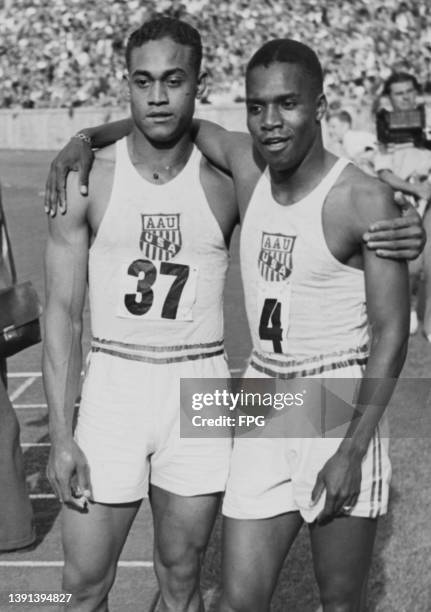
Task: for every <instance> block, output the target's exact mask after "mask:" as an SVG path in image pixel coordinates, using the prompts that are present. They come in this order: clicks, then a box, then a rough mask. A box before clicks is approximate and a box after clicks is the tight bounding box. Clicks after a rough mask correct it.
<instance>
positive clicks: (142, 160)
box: [128, 127, 193, 177]
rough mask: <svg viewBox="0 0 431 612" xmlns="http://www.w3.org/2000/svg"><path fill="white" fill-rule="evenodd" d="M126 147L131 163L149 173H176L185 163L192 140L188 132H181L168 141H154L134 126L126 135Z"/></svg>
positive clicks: (169, 174) (190, 149)
mask: <svg viewBox="0 0 431 612" xmlns="http://www.w3.org/2000/svg"><path fill="white" fill-rule="evenodd" d="M128 148H129V154H130V158H131V161H132V163H133V165H135V166H139V168H140V169H141V170H147V171H148V172H149V173H153V174H154V173H157V172H159V173H160V174H161V175H167V176H168V177H171V175H173V176H174V175H175V174H178V172H180V171H181V170H182V168H184V166H185V165H186V163H187V161H188V159H189V157H190V155H191V152H192V149H193V142H192V140H191V137H190V134H188V133H186V134H183V136H181V137H180V138H178V139H176V140H175V141H174V142H170V143H165V142H163V143H156V142H152V141H150V140H148V138H146V137H145V136H144V135H143V134H142V132H140V131H139V130H138V129H137V128H136V127H135V128H134V129H133V130H132V133H131V134H130V136H129V137H128Z"/></svg>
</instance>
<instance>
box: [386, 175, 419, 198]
mask: <svg viewBox="0 0 431 612" xmlns="http://www.w3.org/2000/svg"><path fill="white" fill-rule="evenodd" d="M378 176H379V179H380V180H381V181H383V182H384V183H387V184H388V185H389V186H390V187H392V189H394V190H395V191H402V192H403V193H407V194H408V195H412V196H415V197H421V196H420V195H419V193H418V187H419V185H420V183H409V182H408V181H404V180H403V179H402V178H400V177H399V176H397V175H396V174H394V173H393V172H392V171H391V170H380V171H379V172H378Z"/></svg>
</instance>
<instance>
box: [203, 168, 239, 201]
mask: <svg viewBox="0 0 431 612" xmlns="http://www.w3.org/2000/svg"><path fill="white" fill-rule="evenodd" d="M200 170H201V172H200V176H201V181H202V186H203V188H204V191H205V193H206V195H207V197H208V198H209V200H210V201H212V202H216V203H217V205H218V206H220V207H222V208H225V207H226V208H228V209H231V210H232V211H233V212H236V211H237V205H236V197H235V186H234V182H233V179H232V177H231V176H230V175H229V174H227V173H226V172H224V171H223V170H221V169H220V168H217V167H215V166H214V165H213V164H212V163H211V162H209V161H208V159H206V158H205V157H204V156H202V161H201V168H200Z"/></svg>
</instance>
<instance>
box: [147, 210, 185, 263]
mask: <svg viewBox="0 0 431 612" xmlns="http://www.w3.org/2000/svg"><path fill="white" fill-rule="evenodd" d="M141 219H142V232H141V238H140V240H139V247H140V249H141V251H142V252H143V253H144V255H145V256H146V257H148V259H152V260H159V261H169V260H170V259H172V257H175V255H177V254H178V253H179V252H180V250H181V229H180V215H179V214H172V215H170V214H162V215H141Z"/></svg>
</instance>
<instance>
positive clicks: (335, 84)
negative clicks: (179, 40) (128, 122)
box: [0, 0, 431, 108]
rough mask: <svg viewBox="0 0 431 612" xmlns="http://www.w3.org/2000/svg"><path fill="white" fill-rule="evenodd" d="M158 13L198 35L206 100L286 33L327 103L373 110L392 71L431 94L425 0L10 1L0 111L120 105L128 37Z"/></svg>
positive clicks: (2, 12)
mask: <svg viewBox="0 0 431 612" xmlns="http://www.w3.org/2000/svg"><path fill="white" fill-rule="evenodd" d="M1 7H3V8H1ZM156 8H157V11H158V12H161V13H166V14H171V15H174V16H178V17H182V18H184V19H188V20H190V21H191V22H192V23H193V25H195V26H196V27H198V28H199V30H200V31H201V33H202V35H203V40H204V42H205V59H206V66H207V68H208V72H209V74H210V76H211V91H210V93H209V100H210V101H213V102H218V101H220V100H221V99H222V100H224V101H227V100H238V101H239V100H240V99H241V97H242V95H243V86H244V64H245V62H246V61H247V59H248V58H249V57H250V55H251V53H252V52H253V51H254V50H255V49H256V48H257V47H258V46H259V45H260V44H262V43H263V42H264V41H266V40H268V39H270V38H274V37H283V36H288V37H292V38H296V39H298V40H301V41H303V42H305V43H307V44H309V45H311V46H312V47H314V48H315V49H316V51H317V52H318V54H319V57H320V58H321V60H322V63H323V65H324V67H325V85H326V91H327V93H328V97H329V99H330V100H332V99H339V98H349V99H358V100H360V101H361V103H367V102H368V103H370V102H371V101H372V100H373V99H374V98H375V95H376V92H377V91H378V90H379V88H380V84H381V83H382V81H383V80H384V79H386V78H387V76H388V75H389V73H390V72H391V70H392V69H398V70H399V69H404V70H407V71H409V72H414V73H415V74H416V76H417V77H418V79H419V81H420V82H421V83H422V85H423V86H424V89H425V91H428V92H430V91H431V3H430V2H429V1H428V0H415V1H412V0H411V1H408V2H399V1H398V0H384V1H383V0H380V1H379V0H326V1H323V0H221V1H218V2H214V0H184V2H180V0H157V1H156V0H93V1H92V2H88V1H87V0H10V1H9V2H3V3H1V2H0V78H1V82H2V89H1V90H0V108H46V107H50V108H59V107H60V108H61V107H62V108H69V107H76V106H84V105H85V106H88V105H96V106H117V105H121V104H122V102H123V101H124V87H122V84H121V76H122V75H123V66H124V64H123V50H124V43H125V40H126V38H127V35H128V33H129V32H130V30H131V29H133V28H135V27H136V25H137V24H139V23H141V22H142V21H143V20H144V19H145V18H147V17H149V16H151V15H152V14H153V13H154V12H155V11H156ZM400 58H401V59H400Z"/></svg>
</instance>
